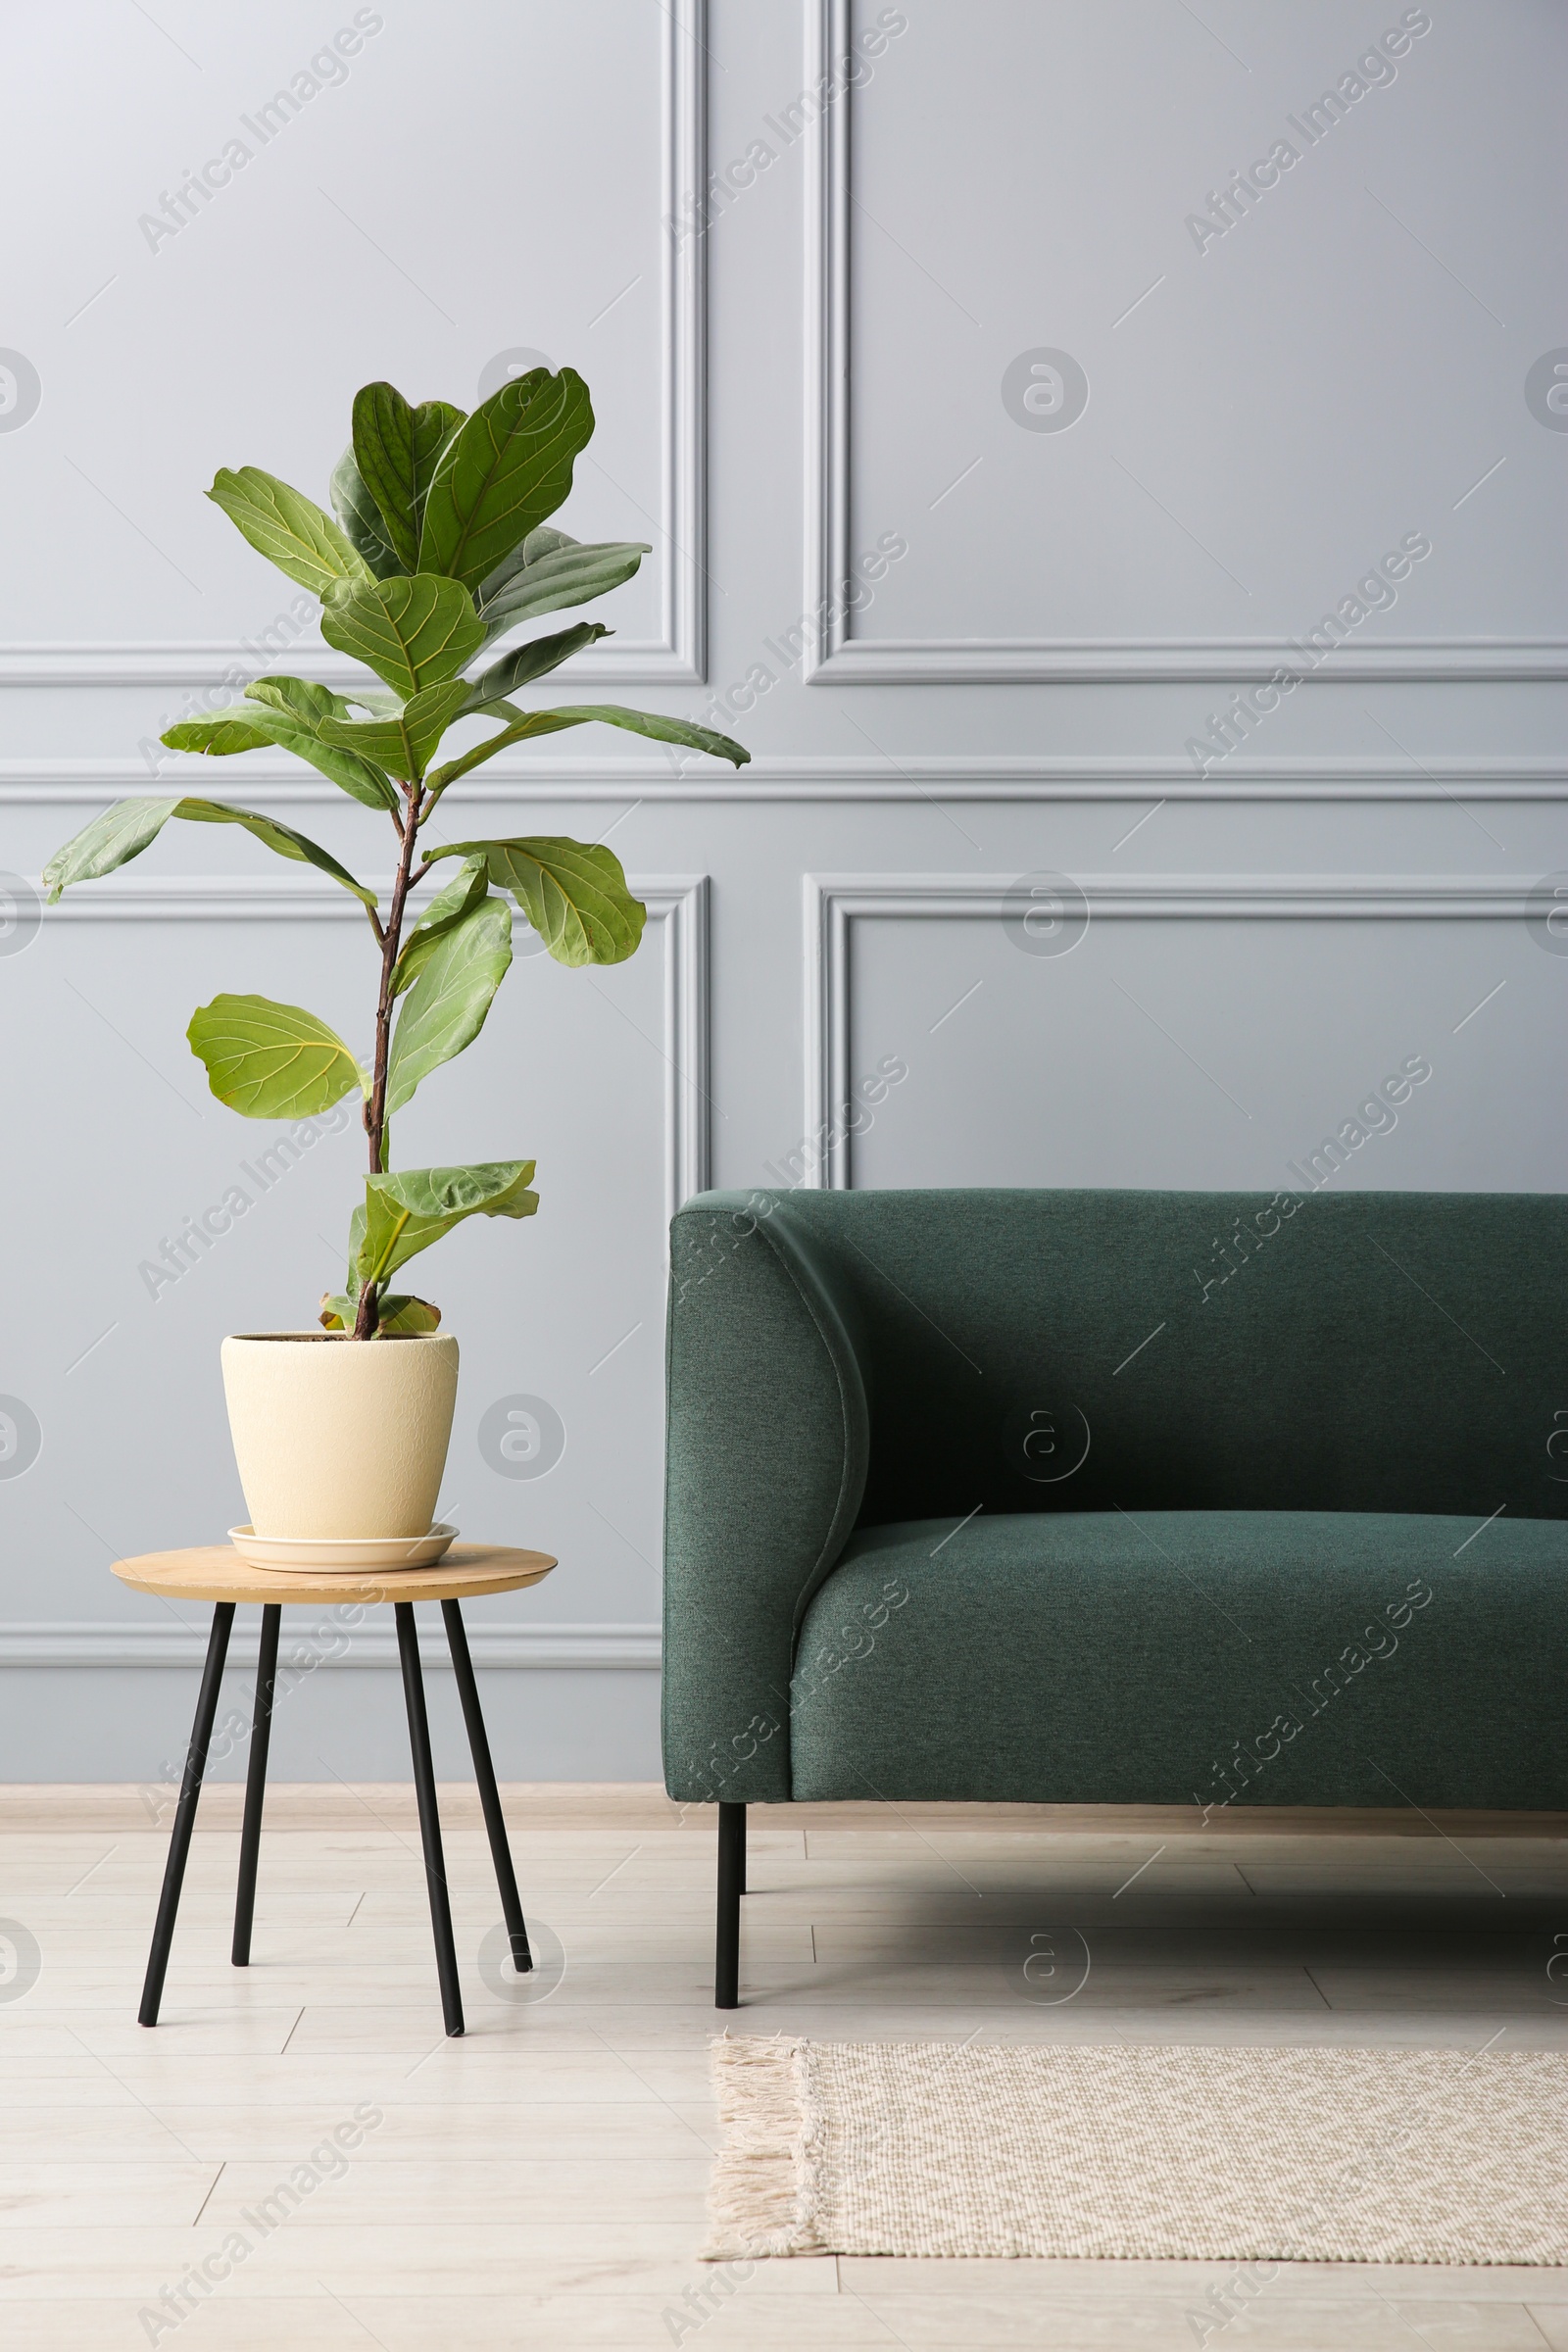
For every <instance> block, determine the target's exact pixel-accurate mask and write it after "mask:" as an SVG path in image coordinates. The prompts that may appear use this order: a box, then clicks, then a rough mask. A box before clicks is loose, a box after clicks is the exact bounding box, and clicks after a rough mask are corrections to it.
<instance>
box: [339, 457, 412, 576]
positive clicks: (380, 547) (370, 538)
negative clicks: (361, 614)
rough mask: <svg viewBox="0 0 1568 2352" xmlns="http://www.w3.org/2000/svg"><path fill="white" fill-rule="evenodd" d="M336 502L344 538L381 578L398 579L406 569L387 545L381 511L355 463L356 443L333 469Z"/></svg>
mask: <svg viewBox="0 0 1568 2352" xmlns="http://www.w3.org/2000/svg"><path fill="white" fill-rule="evenodd" d="M332 505H333V508H334V509H335V511H336V514H337V518H338V521H339V522H340V523H341V524H342V526H343V536H344V538H345V539H347V541H348V543H349V545H350V546H351V547H352V548H353V549H354V551H355V553H356V554H357V555H359V556H362V557H363V558H364V560H365V562H366V563H367V564H368V565H369V567H370V569H371V571H373V572H374V574H375V576H376V578H377V579H378V580H385V579H391V578H395V577H396V576H397V575H398V574H399V573H400V572H402V571H403V570H404V569H405V568H406V566H405V565H404V564H400V563H399V562H398V560H397V557H396V556H395V555H394V554H393V553H392V550H391V548H390V547H389V546H388V545H387V540H386V524H385V523H384V522H383V521H382V520H381V510H380V508H379V507H378V506H377V505H376V503H375V501H374V499H373V498H372V497H371V496H370V493H369V491H368V489H367V488H366V485H365V477H364V475H363V474H362V473H361V471H360V469H359V467H358V466H356V465H355V463H354V449H353V445H352V443H351V444H350V446H349V447H348V448H347V449H346V450H345V451H344V452H343V455H342V456H341V457H340V458H339V460H338V462H337V464H336V465H335V466H333V468H332Z"/></svg>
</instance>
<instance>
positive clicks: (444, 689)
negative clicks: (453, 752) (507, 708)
mask: <svg viewBox="0 0 1568 2352" xmlns="http://www.w3.org/2000/svg"><path fill="white" fill-rule="evenodd" d="M467 702H468V685H467V681H466V679H465V678H449V679H448V680H447V682H446V684H445V685H444V686H427V687H426V688H425V689H424V691H423V693H422V694H417V695H415V696H414V697H413V698H412V699H411V700H410V701H409V702H407V703H405V704H404V705H403V707H402V710H401V711H399V713H398V715H397V716H396V717H395V718H346V717H345V718H323V719H322V721H321V728H320V731H321V734H322V735H323V736H324V737H325V739H326V741H327V742H328V743H334V744H341V745H342V746H343V748H344V749H345V750H346V751H350V752H358V753H360V754H361V756H362V757H363V758H365V759H367V760H379V761H380V763H381V765H382V766H383V767H387V768H390V769H391V771H392V773H393V775H395V776H408V777H411V778H414V777H418V776H422V775H423V773H424V768H425V762H426V760H428V759H429V757H430V754H431V753H432V752H433V751H434V750H435V747H436V745H437V744H438V743H439V742H440V740H441V738H442V736H443V735H444V734H445V733H446V731H447V729H448V727H449V726H451V724H452V721H453V720H454V719H455V718H456V717H457V715H458V713H459V712H460V711H463V710H466V707H467Z"/></svg>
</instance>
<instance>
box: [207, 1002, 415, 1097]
mask: <svg viewBox="0 0 1568 2352" xmlns="http://www.w3.org/2000/svg"><path fill="white" fill-rule="evenodd" d="M185 1034H186V1036H187V1037H188V1038H189V1039H190V1048H191V1052H192V1053H193V1054H195V1055H196V1056H197V1058H198V1059H199V1060H201V1061H203V1062H205V1063H206V1065H207V1083H208V1085H209V1086H210V1087H211V1088H212V1090H213V1092H214V1094H215V1095H216V1096H217V1097H218V1100H219V1101H220V1103H227V1104H228V1106H229V1108H230V1110H237V1111H239V1112H240V1114H241V1115H242V1116H243V1117H244V1118H247V1119H307V1118H310V1117H311V1116H312V1115H313V1114H314V1113H315V1112H317V1111H319V1110H330V1109H331V1107H332V1105H333V1103H340V1102H341V1101H342V1099H343V1097H344V1096H345V1095H347V1094H351V1093H352V1092H353V1090H354V1088H355V1087H359V1088H361V1089H362V1090H365V1089H367V1088H368V1084H369V1081H368V1078H367V1077H366V1074H365V1072H364V1071H363V1070H362V1069H361V1067H360V1065H359V1063H358V1062H357V1061H356V1060H355V1058H354V1056H353V1054H351V1053H350V1052H349V1050H348V1048H347V1046H346V1045H345V1044H344V1043H343V1040H342V1039H341V1038H340V1037H339V1036H338V1034H337V1032H336V1030H335V1029H329V1028H328V1027H327V1025H326V1023H325V1022H324V1021H319V1020H318V1019H317V1017H316V1015H315V1013H314V1012H307V1011H306V1010H305V1008H304V1007H303V1005H274V1004H273V1003H272V1000H271V999H270V997H215V998H214V999H213V1001H212V1003H211V1004H210V1005H200V1006H198V1008H197V1010H196V1011H195V1012H193V1013H192V1014H191V1017H190V1027H189V1028H188V1029H187V1030H186V1032H185Z"/></svg>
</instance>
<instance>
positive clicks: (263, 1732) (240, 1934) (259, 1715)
mask: <svg viewBox="0 0 1568 2352" xmlns="http://www.w3.org/2000/svg"><path fill="white" fill-rule="evenodd" d="M282 1622H283V1610H282V1606H281V1604H280V1603H279V1602H277V1601H275V1600H270V1601H268V1602H266V1603H265V1605H264V1606H263V1609H262V1645H261V1649H260V1652H259V1654H258V1656H257V1660H256V1712H255V1715H254V1717H253V1718H252V1722H251V1753H250V1762H249V1764H248V1765H247V1767H246V1772H245V1820H244V1825H243V1827H242V1828H241V1830H240V1834H239V1889H238V1892H237V1893H236V1894H235V1897H234V1942H233V1947H232V1949H231V1951H230V1953H229V1958H230V1959H231V1960H232V1961H233V1963H234V1966H235V1967H236V1968H249V1966H250V1964H251V1922H252V1921H253V1920H254V1918H255V1916H256V1864H257V1860H258V1858H259V1856H260V1854H261V1850H262V1806H263V1804H264V1803H265V1801H266V1798H267V1750H268V1745H269V1743H270V1740H271V1737H272V1693H273V1691H274V1689H275V1687H276V1684H277V1636H278V1628H279V1627H280V1626H281V1625H282Z"/></svg>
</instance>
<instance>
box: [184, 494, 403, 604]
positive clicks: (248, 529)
mask: <svg viewBox="0 0 1568 2352" xmlns="http://www.w3.org/2000/svg"><path fill="white" fill-rule="evenodd" d="M207 495H208V497H209V498H210V499H211V500H212V501H213V503H214V505H215V506H219V507H221V508H222V510H223V513H224V514H225V515H227V516H228V518H229V520H230V521H231V522H232V523H234V524H236V525H237V527H238V528H239V529H240V530H241V531H243V532H244V534H245V537H246V538H247V539H248V540H249V541H250V543H251V545H252V547H254V548H256V549H258V550H259V552H260V553H261V554H262V555H264V556H266V557H267V558H268V559H269V561H270V562H271V563H273V564H276V565H277V568H278V570H279V571H284V572H287V574H288V576H289V578H290V579H291V580H298V581H299V583H300V586H301V587H302V588H309V589H310V591H311V593H312V595H313V596H324V595H325V594H326V592H327V590H328V589H329V588H330V587H332V586H333V584H334V583H335V582H338V581H342V580H368V579H370V578H371V577H372V574H371V571H370V567H369V565H368V564H367V563H366V561H365V559H364V557H363V556H361V555H360V554H359V552H358V551H357V550H356V549H355V548H354V547H353V546H352V545H351V543H350V542H349V540H348V539H347V538H346V537H345V535H344V533H343V532H342V531H340V530H339V529H338V527H337V524H336V523H335V522H333V521H332V520H331V519H330V517H329V516H327V515H323V514H322V513H321V510H320V508H319V506H317V505H316V504H315V502H314V501H313V500H311V499H308V498H305V497H303V496H302V495H301V493H300V492H299V491H298V490H292V489H290V487H289V485H288V483H287V482H280V481H279V480H278V479H277V476H276V475H275V474H271V473H264V472H263V471H262V468H261V467H260V466H240V467H239V469H238V471H237V472H235V471H232V470H231V469H230V468H229V467H228V466H220V468H219V470H218V472H217V474H216V475H215V476H214V478H213V486H212V488H211V489H210V490H209V491H208V493H207Z"/></svg>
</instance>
